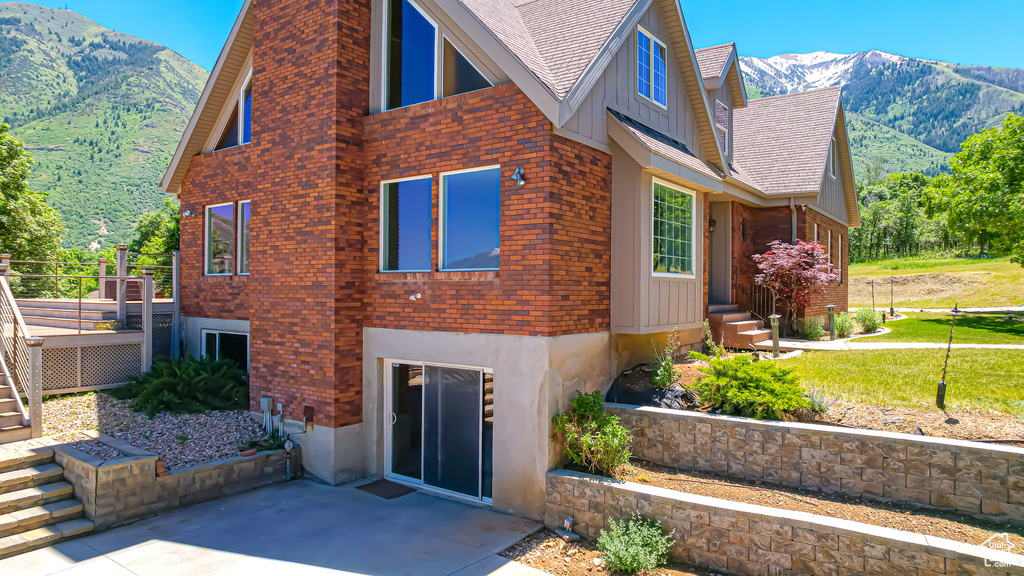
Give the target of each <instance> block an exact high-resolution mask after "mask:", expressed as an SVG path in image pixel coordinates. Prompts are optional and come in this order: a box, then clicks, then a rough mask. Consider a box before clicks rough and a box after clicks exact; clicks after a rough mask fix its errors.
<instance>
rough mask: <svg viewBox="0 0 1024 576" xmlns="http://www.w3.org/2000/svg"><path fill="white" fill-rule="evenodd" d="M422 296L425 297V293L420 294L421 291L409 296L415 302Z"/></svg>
mask: <svg viewBox="0 0 1024 576" xmlns="http://www.w3.org/2000/svg"><path fill="white" fill-rule="evenodd" d="M422 298H423V294H420V293H419V292H417V293H415V294H413V295H412V296H409V300H412V301H413V302H415V301H417V300H420V299H422Z"/></svg>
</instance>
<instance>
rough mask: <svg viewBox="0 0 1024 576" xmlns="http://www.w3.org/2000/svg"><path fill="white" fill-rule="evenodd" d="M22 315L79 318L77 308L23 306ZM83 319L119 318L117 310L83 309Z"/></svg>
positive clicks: (104, 320)
mask: <svg viewBox="0 0 1024 576" xmlns="http://www.w3.org/2000/svg"><path fill="white" fill-rule="evenodd" d="M21 315H22V316H33V317H37V318H66V319H69V320H76V321H77V320H78V309H77V308H22V309H21ZM82 320H92V321H94V322H109V321H111V320H117V310H86V309H85V308H83V309H82Z"/></svg>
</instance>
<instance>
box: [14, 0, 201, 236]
mask: <svg viewBox="0 0 1024 576" xmlns="http://www.w3.org/2000/svg"><path fill="white" fill-rule="evenodd" d="M206 77H207V73H206V72H205V71H204V70H202V69H201V68H199V67H198V66H196V65H195V64H193V63H191V62H189V61H188V60H186V59H184V58H183V57H181V56H180V55H178V54H177V53H175V52H173V51H171V50H169V49H167V48H165V47H163V46H160V45H158V44H155V43H152V42H149V41H146V40H142V39H140V38H136V37H134V36H129V35H127V34H122V33H119V32H114V31H112V30H107V29H106V28H103V27H102V26H100V25H99V24H97V23H95V22H93V21H91V20H89V19H88V18H85V17H84V16H81V15H79V14H76V13H74V12H70V11H67V10H54V9H50V8H43V7H40V6H35V5H32V4H23V3H0V79H3V82H0V120H2V121H4V122H7V123H8V124H10V125H11V127H12V128H13V131H14V134H15V135H16V136H18V137H19V138H22V139H23V140H24V141H25V145H26V148H27V149H28V150H30V151H31V152H32V155H33V157H34V158H35V160H36V162H37V164H36V165H35V166H34V167H33V170H32V181H31V186H32V187H33V188H34V189H36V190H40V191H43V192H48V193H49V194H50V197H49V201H50V203H51V204H52V205H53V206H55V207H56V208H58V209H59V210H60V212H61V216H62V217H63V219H64V222H65V223H66V224H67V226H68V234H67V237H66V239H65V245H66V246H67V247H74V248H86V247H88V246H90V245H91V246H92V247H93V248H97V247H100V246H103V245H106V244H110V243H116V242H123V241H127V240H128V239H129V238H130V237H131V236H132V231H133V225H134V223H135V222H136V220H137V219H138V217H139V215H140V214H142V213H143V212H145V211H147V210H150V209H153V208H156V207H157V206H159V205H160V203H161V202H162V198H161V196H162V195H161V194H160V192H159V185H160V179H161V177H162V176H163V173H164V170H165V169H166V167H167V164H168V163H169V161H170V158H171V155H172V154H173V153H174V148H175V146H177V144H178V140H179V139H180V137H181V134H182V132H183V131H184V129H185V126H186V124H187V123H188V120H189V117H190V116H191V114H192V110H193V108H194V107H195V104H196V102H197V101H198V99H199V95H200V92H201V91H202V88H203V85H204V84H205V82H206Z"/></svg>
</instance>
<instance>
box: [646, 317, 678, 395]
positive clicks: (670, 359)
mask: <svg viewBox="0 0 1024 576" xmlns="http://www.w3.org/2000/svg"><path fill="white" fill-rule="evenodd" d="M652 344H653V346H654V362H652V363H651V384H653V385H654V386H655V387H657V388H663V389H666V390H667V389H668V388H671V387H672V385H673V384H675V383H676V380H678V379H679V373H678V372H676V358H675V356H676V352H677V351H678V350H679V331H678V330H673V331H671V332H669V334H668V339H667V340H666V342H665V345H664V346H660V345H658V343H657V342H652Z"/></svg>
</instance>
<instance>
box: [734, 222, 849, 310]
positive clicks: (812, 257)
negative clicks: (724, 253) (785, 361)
mask: <svg viewBox="0 0 1024 576" xmlns="http://www.w3.org/2000/svg"><path fill="white" fill-rule="evenodd" d="M768 247H769V250H768V251H767V252H765V253H764V254H754V255H753V256H752V258H753V260H754V263H755V264H757V270H758V274H757V275H756V276H754V281H755V282H756V283H757V285H758V286H764V287H766V288H770V289H771V290H773V291H774V294H775V296H776V299H777V300H779V301H781V303H782V309H783V310H784V311H785V318H784V321H783V327H789V328H790V329H792V328H793V323H794V320H796V314H797V313H798V312H800V311H801V310H803V309H804V308H806V307H807V306H808V305H809V304H810V303H811V300H813V299H814V297H815V296H817V295H819V294H824V292H825V289H826V288H827V287H828V285H829V283H831V282H835V281H836V280H838V279H839V274H838V273H837V272H836V271H835V270H833V269H832V265H831V264H830V263H829V261H828V254H827V253H826V251H825V247H824V246H822V245H821V244H818V243H817V242H810V243H807V242H803V241H802V240H798V241H797V243H796V244H790V243H788V242H783V241H781V240H776V241H774V242H772V243H770V244H769V245H768Z"/></svg>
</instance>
